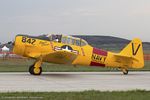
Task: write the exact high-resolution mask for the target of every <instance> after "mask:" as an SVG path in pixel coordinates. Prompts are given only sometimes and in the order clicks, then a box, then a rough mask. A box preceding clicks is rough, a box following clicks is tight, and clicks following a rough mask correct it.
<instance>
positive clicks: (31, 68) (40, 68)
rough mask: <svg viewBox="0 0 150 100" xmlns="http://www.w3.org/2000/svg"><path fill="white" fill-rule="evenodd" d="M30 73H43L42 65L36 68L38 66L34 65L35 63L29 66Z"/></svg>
mask: <svg viewBox="0 0 150 100" xmlns="http://www.w3.org/2000/svg"><path fill="white" fill-rule="evenodd" d="M29 73H30V74H31V75H41V73H42V67H39V68H36V67H34V65H31V66H30V67H29Z"/></svg>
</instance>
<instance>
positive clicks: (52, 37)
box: [17, 34, 88, 46]
mask: <svg viewBox="0 0 150 100" xmlns="http://www.w3.org/2000/svg"><path fill="white" fill-rule="evenodd" d="M17 36H27V37H29V38H36V39H41V40H46V41H54V42H58V43H64V44H69V45H76V46H85V45H88V43H87V42H86V41H85V40H83V39H81V38H77V37H73V36H67V35H57V34H48V35H40V36H29V35H21V34H18V35H17Z"/></svg>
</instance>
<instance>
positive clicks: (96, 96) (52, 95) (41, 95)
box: [0, 90, 150, 100]
mask: <svg viewBox="0 0 150 100" xmlns="http://www.w3.org/2000/svg"><path fill="white" fill-rule="evenodd" d="M149 98H150V91H144V90H134V91H126V92H125V91H124V92H123V91H113V92H108V91H106V92H100V91H94V90H92V91H83V92H20V93H18V92H12V93H0V100H1V99H3V100H148V99H149Z"/></svg>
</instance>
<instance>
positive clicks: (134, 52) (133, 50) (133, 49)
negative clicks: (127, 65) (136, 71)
mask: <svg viewBox="0 0 150 100" xmlns="http://www.w3.org/2000/svg"><path fill="white" fill-rule="evenodd" d="M140 46H141V44H139V45H138V47H137V48H136V50H135V48H134V43H132V55H134V56H135V55H136V54H137V52H138V50H139V48H140Z"/></svg>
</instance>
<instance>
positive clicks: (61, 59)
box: [42, 50, 78, 64]
mask: <svg viewBox="0 0 150 100" xmlns="http://www.w3.org/2000/svg"><path fill="white" fill-rule="evenodd" d="M77 56H78V55H77V54H74V53H72V52H69V51H65V50H61V51H55V52H53V53H49V54H45V55H43V56H42V57H43V58H42V59H43V60H44V61H47V62H52V63H59V64H72V62H73V61H74V60H75V59H76V57H77Z"/></svg>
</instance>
